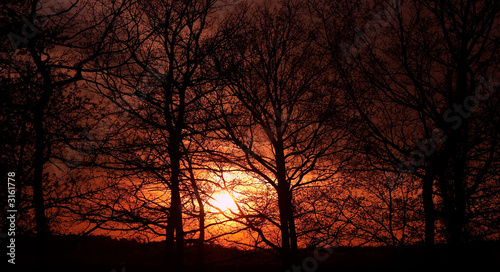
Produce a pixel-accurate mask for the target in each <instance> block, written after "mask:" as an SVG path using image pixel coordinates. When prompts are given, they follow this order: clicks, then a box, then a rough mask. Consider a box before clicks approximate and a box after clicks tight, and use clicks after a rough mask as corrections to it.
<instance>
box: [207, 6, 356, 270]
mask: <svg viewBox="0 0 500 272" xmlns="http://www.w3.org/2000/svg"><path fill="white" fill-rule="evenodd" d="M254 5H255V6H254V7H250V8H249V9H248V11H247V8H246V7H245V6H241V7H240V9H239V10H238V9H237V10H236V12H237V15H235V18H236V19H235V22H233V23H232V24H229V25H228V29H230V30H229V31H228V32H231V31H234V28H236V29H238V31H235V33H234V36H232V37H231V39H230V42H229V43H227V44H226V47H223V49H222V50H221V51H222V52H220V55H217V58H216V60H215V64H216V66H217V67H218V69H219V71H220V73H221V75H222V77H223V84H224V85H223V86H224V88H222V89H221V90H220V92H219V93H220V95H219V105H218V112H220V113H221V115H222V117H221V118H220V119H218V122H219V123H218V124H217V125H214V126H216V127H223V129H222V130H220V131H217V132H215V133H214V134H213V136H212V137H214V139H217V140H216V141H219V142H221V143H223V146H221V148H219V149H218V150H213V151H212V155H213V156H214V160H216V161H225V162H226V163H229V164H230V165H231V164H232V166H231V167H233V168H234V169H233V171H234V170H239V171H244V172H246V173H248V174H251V175H252V176H253V177H254V178H255V179H257V180H260V181H261V182H262V183H263V185H259V186H258V187H260V188H257V189H256V190H261V189H262V190H263V191H266V190H272V191H271V192H272V193H269V194H268V195H267V199H266V200H260V201H261V203H258V202H259V200H257V201H253V203H252V204H248V205H245V204H241V205H244V206H245V209H243V208H241V209H240V211H239V212H237V213H236V214H234V215H233V216H234V219H235V220H237V222H239V223H241V224H243V225H245V226H247V228H248V229H249V230H251V231H252V232H256V233H257V236H258V237H259V239H258V240H257V241H256V243H255V246H260V244H261V243H263V244H265V246H266V247H270V248H272V249H276V250H278V251H279V253H280V255H281V258H282V260H283V264H284V265H285V266H287V267H288V266H289V265H290V264H291V263H292V262H295V261H296V257H297V248H298V241H297V238H298V237H299V236H300V235H302V233H300V232H298V230H297V229H298V228H297V226H296V216H297V215H298V213H297V211H296V209H297V208H298V207H299V205H300V204H299V203H298V201H299V200H297V199H296V198H294V194H295V193H297V192H299V191H301V190H307V188H308V187H310V186H311V187H312V186H320V185H322V184H324V183H325V182H326V180H329V179H330V178H332V177H333V176H334V175H335V173H337V172H338V171H339V169H340V168H341V166H342V162H343V159H344V158H343V157H342V156H341V153H340V151H341V150H342V143H343V142H344V141H345V140H346V139H345V132H344V131H343V130H342V129H339V126H340V124H341V122H340V121H339V120H342V114H343V113H342V108H343V107H344V105H343V102H342V97H340V96H339V93H338V92H337V89H336V86H335V78H334V76H332V75H329V74H328V70H327V61H326V58H324V55H322V53H321V51H320V50H318V48H317V47H316V46H315V45H314V39H315V38H314V33H312V31H313V30H312V29H311V28H310V27H309V25H308V24H307V14H306V13H304V11H305V5H304V3H302V2H301V1H281V2H279V3H270V2H265V3H263V4H258V5H257V4H255V3H254ZM238 26H241V27H238ZM332 117H333V118H332ZM224 147H225V148H224ZM227 147H230V148H229V149H228V148H227ZM218 156H219V157H218ZM226 169H230V168H226ZM253 186H256V185H253ZM246 194H250V195H251V194H252V192H251V191H250V190H249V191H247V193H246ZM254 194H258V193H256V192H254ZM266 203H269V204H266ZM252 206H253V207H252ZM276 217H277V218H276ZM264 222H267V223H265V224H270V226H266V227H264V225H265V224H264ZM276 227H277V228H278V233H279V236H278V237H276V238H274V237H272V235H273V234H270V233H267V234H266V229H268V228H271V229H272V228H276ZM306 228H307V227H306V226H300V229H301V230H305V229H306ZM267 235H271V237H267ZM274 241H279V242H277V243H276V242H274Z"/></svg>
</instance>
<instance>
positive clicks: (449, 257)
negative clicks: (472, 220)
mask: <svg viewBox="0 0 500 272" xmlns="http://www.w3.org/2000/svg"><path fill="white" fill-rule="evenodd" d="M0 245H1V246H2V248H1V251H2V253H3V254H2V255H4V254H5V253H4V252H5V247H4V246H5V245H6V244H5V241H2V242H1V243H0ZM49 249H50V250H49V251H48V253H49V258H48V263H49V269H50V271H54V272H59V271H61V272H63V271H64V272H91V271H92V272H123V267H125V272H136V271H137V272H149V271H155V272H156V271H172V270H169V269H167V268H166V267H165V266H164V265H163V264H162V260H163V258H162V257H163V255H162V254H163V253H164V245H163V243H149V244H143V243H139V242H136V241H129V240H124V239H122V240H115V239H111V238H109V237H104V236H91V237H86V238H84V239H78V237H76V236H59V237H52V238H51V240H50V247H49ZM4 256H6V255H4ZM186 256H188V258H187V262H186V269H185V271H186V272H191V271H206V272H212V271H213V272H215V271H217V272H226V271H227V272H229V271H231V272H232V271H236V272H250V271H251V272H268V271H269V272H277V271H283V269H282V268H281V267H280V265H279V259H277V258H276V256H273V255H270V254H268V253H265V252H255V251H242V250H237V249H235V248H225V247H222V246H218V245H207V246H206V255H205V263H206V264H205V265H203V266H199V265H193V264H195V263H196V260H197V250H196V249H195V248H188V249H187V252H186ZM308 256H310V257H311V256H313V255H312V252H301V256H300V257H299V258H298V260H297V263H298V264H299V267H300V269H296V270H295V271H294V270H290V271H291V272H296V271H297V272H298V271H305V272H313V271H315V272H322V271H339V272H343V271H352V272H357V271H471V272H472V271H474V272H475V271H497V270H498V268H499V267H500V243H499V242H482V243H475V244H470V245H467V246H465V247H464V248H462V249H458V250H450V248H448V247H445V246H438V248H437V249H436V251H435V252H434V253H433V254H432V259H431V260H429V261H426V257H425V256H426V255H425V251H424V249H423V248H422V247H420V246H411V247H406V248H398V249H394V248H390V247H362V248H347V247H340V248H335V249H334V251H333V253H332V254H331V255H330V256H329V258H328V259H326V260H325V261H322V262H321V261H319V262H318V267H317V268H316V269H315V267H312V266H311V264H310V263H309V264H305V266H304V265H303V264H302V263H303V260H304V259H306V258H307V257H308ZM454 256H457V257H454ZM34 257H35V255H34V239H33V238H32V237H24V238H18V242H17V243H16V265H11V264H7V260H6V259H5V258H4V260H2V262H3V264H2V265H1V266H0V271H36V269H34V268H33V267H32V266H33V263H34V260H35V258H34ZM309 260H311V258H309ZM5 264H7V265H5ZM301 264H302V265H301ZM5 268H7V269H5ZM12 268H15V269H14V270H12ZM113 270H114V271H113Z"/></svg>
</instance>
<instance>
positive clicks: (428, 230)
mask: <svg viewBox="0 0 500 272" xmlns="http://www.w3.org/2000/svg"><path fill="white" fill-rule="evenodd" d="M499 5H500V4H499V3H498V2H496V1H486V0H485V1H451V0H449V1H444V0H439V1H432V2H430V1H423V0H412V1H410V0H405V1H398V0H394V1H382V0H381V1H378V0H373V1H361V0H358V1H323V0H283V1H255V2H244V1H239V2H234V3H233V2H227V1H217V0H203V1H166V0H154V1H142V0H121V1H99V2H94V1H78V0H75V1H71V2H68V3H52V2H50V1H15V2H14V1H7V2H5V3H2V14H1V16H0V18H1V23H0V25H1V28H0V29H1V30H2V34H3V35H2V37H4V39H2V44H1V48H2V50H1V61H0V67H1V77H0V80H1V85H2V94H3V95H2V97H3V98H2V102H1V110H2V117H1V119H0V120H1V122H2V125H1V129H2V136H1V137H2V143H3V144H2V146H3V148H2V151H3V152H2V154H1V158H2V173H4V174H5V175H4V176H6V173H7V172H12V171H15V172H16V175H17V177H18V184H17V186H18V188H17V191H16V203H18V205H19V208H18V210H19V213H18V226H17V228H18V230H19V232H20V233H26V234H29V233H35V234H36V237H37V256H38V260H39V265H40V267H42V268H43V267H44V266H46V265H47V264H46V260H47V256H45V254H46V249H47V248H46V247H47V239H48V236H49V235H50V234H51V233H52V234H54V233H65V231H66V229H73V230H75V229H77V230H78V233H79V234H80V235H82V237H83V236H85V235H87V234H90V233H93V232H94V231H96V230H109V231H122V232H123V233H127V234H130V235H132V236H142V237H145V239H150V238H151V237H155V238H161V239H164V240H165V246H166V256H165V262H166V263H167V264H171V265H172V266H174V267H176V268H177V269H181V267H182V264H183V260H184V259H185V256H184V249H185V248H186V246H187V245H190V244H193V245H195V246H196V247H197V248H198V249H199V256H198V257H199V259H198V261H199V262H200V263H204V262H205V260H204V258H203V252H204V250H203V248H204V245H205V244H206V243H208V242H211V241H221V240H223V241H225V242H227V243H229V244H233V245H240V246H244V247H245V248H255V249H261V250H267V251H271V252H274V253H276V254H277V255H279V256H280V258H281V260H282V263H283V265H284V267H290V265H292V264H293V263H295V262H296V261H297V259H298V257H299V256H300V254H301V253H300V249H302V248H311V247H315V246H318V243H320V242H319V241H323V242H324V243H326V244H330V245H333V244H340V245H353V246H359V245H365V244H368V245H389V246H394V247H404V246H407V245H418V244H423V245H425V247H426V248H427V249H428V252H430V253H429V255H432V251H433V249H434V248H435V246H436V244H447V245H450V247H451V248H452V249H459V248H460V247H461V246H463V245H466V244H467V243H469V242H472V241H483V240H498V234H499V233H498V228H497V227H498V224H499V219H500V217H499V210H498V207H499V205H498V204H499V197H498V193H499V189H500V187H499V182H498V180H499V174H498V173H499V166H500V165H499V155H500V152H499V151H500V149H499V148H498V140H499V136H500V131H499V127H500V124H499V122H500V119H499V117H500V116H499V113H498V112H499V106H500V104H499V102H500V101H499V96H498V93H496V92H495V91H496V88H497V87H498V85H499V84H498V83H497V81H496V80H498V64H497V62H498V58H499V52H498V41H499V24H498V19H499V11H500V6H499ZM1 184H2V185H1V187H2V188H4V189H5V190H1V193H0V194H1V195H2V198H1V200H0V203H1V204H2V206H6V205H7V196H6V195H7V190H6V183H5V184H4V183H3V182H2V183H1ZM220 191H226V192H229V194H231V195H232V197H233V198H234V200H235V205H236V209H235V210H229V211H221V210H220V209H218V208H217V207H216V206H214V205H213V202H212V201H213V200H214V199H215V198H216V194H217V192H220ZM1 212H2V219H1V220H2V226H3V228H8V227H7V226H8V224H7V221H6V220H7V219H6V216H3V215H4V214H5V209H2V211H1ZM2 231H3V232H6V230H4V229H2ZM235 237H240V238H235ZM241 237H245V238H244V239H242V238H241ZM318 238H321V239H323V240H318ZM455 253H456V254H460V250H456V252H455Z"/></svg>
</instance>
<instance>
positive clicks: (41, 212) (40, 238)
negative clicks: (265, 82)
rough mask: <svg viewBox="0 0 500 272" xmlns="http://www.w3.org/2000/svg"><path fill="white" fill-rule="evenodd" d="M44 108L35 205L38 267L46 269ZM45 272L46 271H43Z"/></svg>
mask: <svg viewBox="0 0 500 272" xmlns="http://www.w3.org/2000/svg"><path fill="white" fill-rule="evenodd" d="M43 112H44V107H43V106H41V107H38V109H37V110H36V111H35V120H34V127H35V134H36V135H35V160H34V173H33V203H34V207H35V222H36V232H37V236H36V239H37V241H36V251H37V258H38V266H39V268H41V269H45V268H46V259H47V256H46V248H47V236H48V231H47V219H46V217H45V202H44V197H43V166H44V164H45V158H46V156H47V155H46V154H45V131H44V128H43ZM43 271H44V270H43Z"/></svg>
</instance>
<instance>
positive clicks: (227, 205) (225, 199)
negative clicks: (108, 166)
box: [212, 192, 237, 211]
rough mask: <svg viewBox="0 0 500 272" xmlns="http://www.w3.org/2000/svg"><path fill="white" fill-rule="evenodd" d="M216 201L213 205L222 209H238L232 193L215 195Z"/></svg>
mask: <svg viewBox="0 0 500 272" xmlns="http://www.w3.org/2000/svg"><path fill="white" fill-rule="evenodd" d="M214 199H215V201H213V203H212V205H213V206H215V207H217V208H218V209H220V210H221V211H227V210H233V211H234V210H236V209H237V207H236V203H235V202H234V200H233V198H232V197H231V195H230V194H229V193H227V192H223V193H219V194H216V195H215V196H214Z"/></svg>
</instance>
